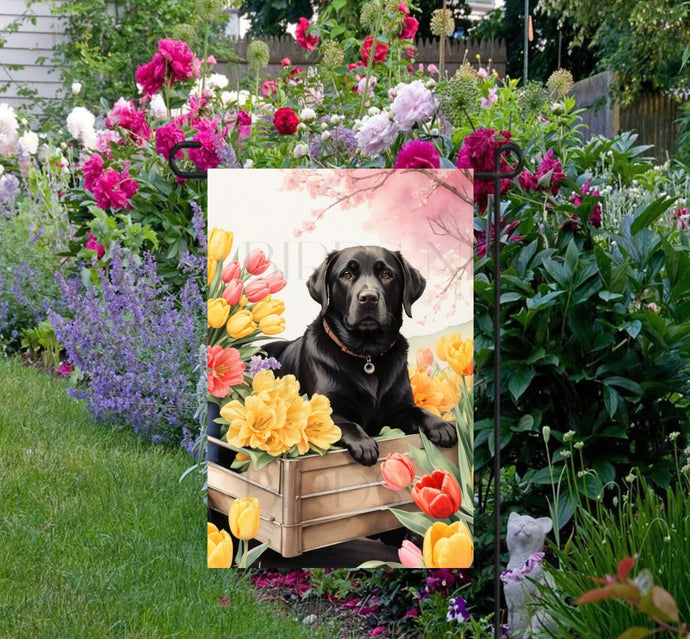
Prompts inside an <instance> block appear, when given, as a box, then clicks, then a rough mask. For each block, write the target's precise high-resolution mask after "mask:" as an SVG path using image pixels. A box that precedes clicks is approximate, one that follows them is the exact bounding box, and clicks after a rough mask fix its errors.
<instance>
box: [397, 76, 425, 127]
mask: <svg viewBox="0 0 690 639" xmlns="http://www.w3.org/2000/svg"><path fill="white" fill-rule="evenodd" d="M391 110H392V111H393V117H394V119H395V123H396V124H397V126H398V129H399V130H400V131H409V130H410V129H412V127H414V126H415V125H421V124H424V123H425V122H428V121H429V120H431V118H433V117H434V113H435V112H436V99H435V98H434V94H433V93H432V92H431V91H429V89H427V88H426V87H425V86H424V83H423V82H422V81H421V80H415V81H414V82H410V83H409V84H399V85H398V86H397V87H395V98H394V100H393V103H392V104H391Z"/></svg>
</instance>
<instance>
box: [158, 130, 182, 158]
mask: <svg viewBox="0 0 690 639" xmlns="http://www.w3.org/2000/svg"><path fill="white" fill-rule="evenodd" d="M155 138H156V153H160V154H161V155H162V156H163V157H164V158H165V159H166V160H167V159H169V158H170V149H172V148H173V146H175V145H176V144H178V143H179V142H184V140H185V135H184V131H183V130H182V129H180V128H179V127H178V126H177V124H176V123H175V122H168V124H164V125H163V126H160V127H158V128H157V129H156V132H155ZM175 157H178V158H179V157H182V151H178V152H177V154H176V155H175Z"/></svg>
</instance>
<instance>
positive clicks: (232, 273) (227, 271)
mask: <svg viewBox="0 0 690 639" xmlns="http://www.w3.org/2000/svg"><path fill="white" fill-rule="evenodd" d="M241 273H242V267H241V266H240V263H239V262H238V261H237V260H233V261H232V262H230V264H228V265H227V266H226V267H225V268H224V269H223V281H224V282H225V283H226V284H227V283H228V282H230V281H232V280H237V279H239V277H240V275H241Z"/></svg>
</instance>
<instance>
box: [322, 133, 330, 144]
mask: <svg viewBox="0 0 690 639" xmlns="http://www.w3.org/2000/svg"><path fill="white" fill-rule="evenodd" d="M321 139H322V140H323V141H324V142H325V141H326V140H330V139H331V132H330V131H324V132H323V133H322V134H321Z"/></svg>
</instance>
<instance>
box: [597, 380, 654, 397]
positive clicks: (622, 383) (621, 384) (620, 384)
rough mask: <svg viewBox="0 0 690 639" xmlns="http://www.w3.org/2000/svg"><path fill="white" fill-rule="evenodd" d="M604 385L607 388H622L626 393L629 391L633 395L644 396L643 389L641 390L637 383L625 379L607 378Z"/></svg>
mask: <svg viewBox="0 0 690 639" xmlns="http://www.w3.org/2000/svg"><path fill="white" fill-rule="evenodd" d="M604 384H606V385H608V386H616V387H617V388H623V389H625V390H627V391H630V392H631V393H633V394H634V395H639V396H642V395H644V389H643V388H642V386H640V385H639V384H638V383H637V382H634V381H633V380H631V379H627V378H626V377H618V376H613V377H607V378H606V379H605V380H604Z"/></svg>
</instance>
